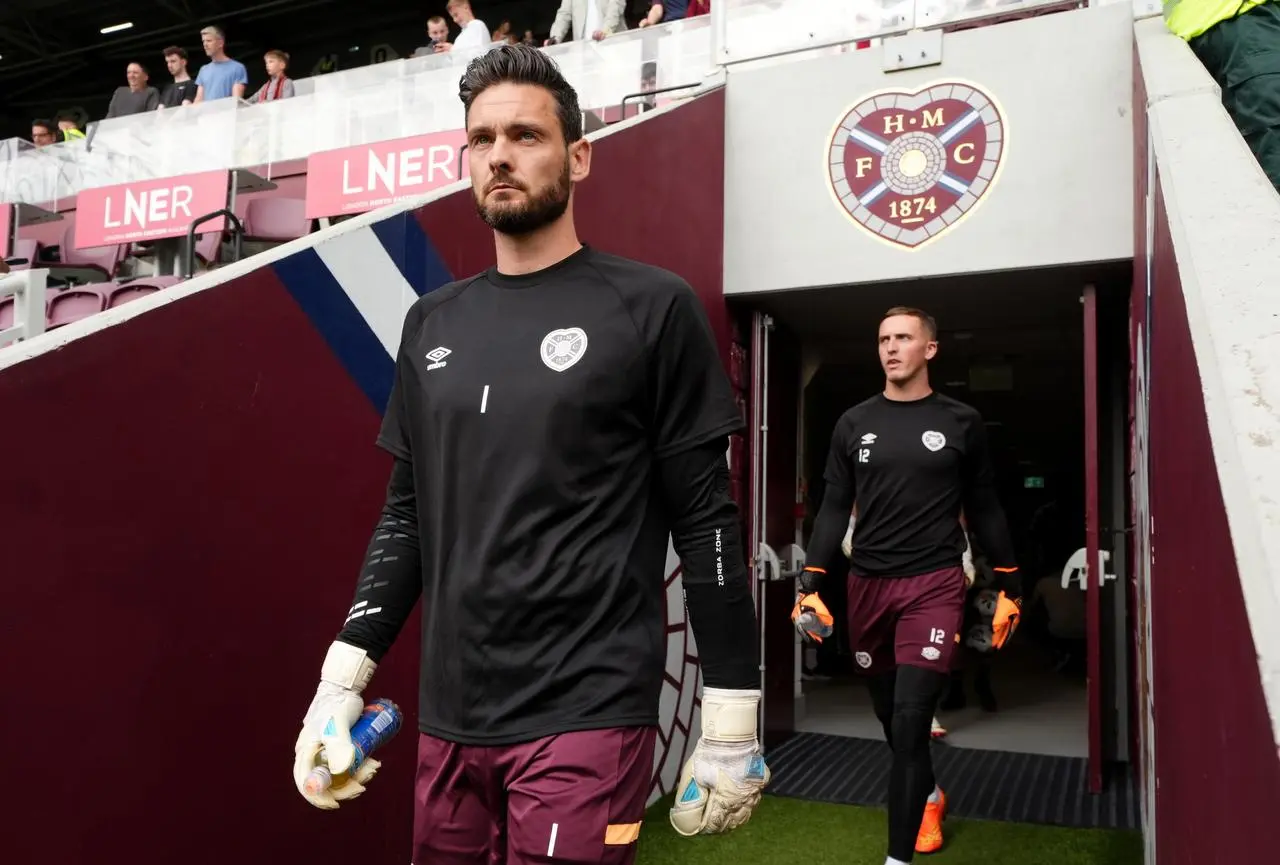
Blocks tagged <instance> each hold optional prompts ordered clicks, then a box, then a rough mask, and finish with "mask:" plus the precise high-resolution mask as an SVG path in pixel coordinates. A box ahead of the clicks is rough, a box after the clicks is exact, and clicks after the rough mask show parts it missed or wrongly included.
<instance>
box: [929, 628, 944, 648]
mask: <svg viewBox="0 0 1280 865" xmlns="http://www.w3.org/2000/svg"><path fill="white" fill-rule="evenodd" d="M929 642H930V643H934V644H936V645H939V646H945V645H946V644H947V632H946V631H944V630H942V629H941V628H934V629H932V630H931V631H929Z"/></svg>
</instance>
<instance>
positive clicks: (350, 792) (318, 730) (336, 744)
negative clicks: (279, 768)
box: [293, 640, 382, 809]
mask: <svg viewBox="0 0 1280 865" xmlns="http://www.w3.org/2000/svg"><path fill="white" fill-rule="evenodd" d="M377 668H378V665H377V664H375V663H374V662H373V661H372V660H371V659H370V658H369V654H368V653H367V652H366V651H365V650H364V649H358V648H356V647H355V646H352V645H351V644H349V643H343V642H339V641H336V640H335V641H334V642H333V644H332V645H330V646H329V652H328V654H327V655H325V659H324V665H323V666H322V667H321V668H320V687H319V688H318V689H317V690H316V695H315V698H314V699H313V700H312V701H311V706H310V708H308V709H307V714H306V717H305V718H303V721H302V731H301V732H300V733H298V740H297V741H296V742H295V743H294V746H293V782H294V784H295V785H296V786H297V788H298V792H299V793H301V794H302V797H303V798H304V799H306V800H307V801H308V802H310V803H311V804H312V805H315V806H316V807H317V808H327V809H332V808H337V807H338V803H339V802H343V801H346V800H348V799H354V798H355V797H357V796H359V795H360V794H361V793H363V792H364V790H365V785H366V784H368V783H369V780H370V779H371V778H373V776H374V774H376V773H377V771H378V767H379V766H380V765H382V764H380V763H379V762H378V761H377V760H374V759H371V758H370V759H366V760H365V761H364V762H363V763H361V764H360V768H359V769H357V770H356V771H355V772H352V773H351V775H350V777H349V778H346V779H344V780H343V782H342V783H339V782H337V781H335V783H334V784H333V785H332V786H331V787H329V788H328V789H325V790H320V791H318V792H311V791H308V790H307V786H306V781H307V776H308V775H309V774H311V770H312V769H314V768H316V767H317V766H319V765H321V757H322V756H323V758H324V763H325V764H326V765H327V766H328V767H329V772H330V773H331V774H332V775H333V776H334V777H335V778H336V776H337V775H338V774H339V773H342V772H346V771H347V770H348V769H349V768H350V767H351V763H352V762H353V761H354V760H355V754H356V751H355V746H354V745H353V744H352V743H351V728H352V726H354V725H355V723H356V720H357V719H359V717H360V714H361V712H363V711H364V699H363V698H362V697H361V696H360V694H361V692H362V691H364V689H365V686H367V685H368V684H369V680H370V679H372V678H373V672H374V670H376V669H377Z"/></svg>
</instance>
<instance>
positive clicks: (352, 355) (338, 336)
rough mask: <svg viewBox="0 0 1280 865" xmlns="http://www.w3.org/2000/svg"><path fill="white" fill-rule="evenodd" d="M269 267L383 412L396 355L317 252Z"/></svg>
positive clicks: (308, 251) (303, 252)
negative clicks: (387, 347) (366, 320)
mask: <svg viewBox="0 0 1280 865" xmlns="http://www.w3.org/2000/svg"><path fill="white" fill-rule="evenodd" d="M272 267H274V268H275V271H276V275H277V276H279V277H280V281H281V282H282V283H284V286H285V288H286V289H288V291H289V294H290V295H292V296H293V299H294V300H295V301H296V302H297V304H298V306H300V307H302V311H303V312H305V313H306V314H307V318H309V319H311V323H312V325H314V326H315V328H316V330H318V331H319V332H320V335H321V336H323V337H324V340H325V342H327V343H328V344H329V348H330V349H331V350H332V351H333V353H334V354H336V355H337V356H338V360H339V362H341V363H342V366H343V368H344V369H346V371H347V374H348V375H350V376H351V378H352V379H353V380H354V381H355V383H356V385H357V386H359V388H360V390H362V391H363V392H364V395H365V396H367V397H368V398H369V402H370V403H372V404H373V407H374V409H375V410H376V411H377V412H378V414H382V413H383V412H385V411H386V408H387V400H388V399H389V398H390V397H391V384H392V380H393V379H394V377H395V361H394V360H393V359H392V357H391V355H389V354H388V353H387V350H386V349H385V348H384V347H383V345H382V343H381V342H379V341H378V337H377V336H376V335H375V334H374V332H373V330H371V329H370V327H369V325H368V324H367V323H365V320H364V316H362V315H361V314H360V311H359V310H358V309H356V307H355V304H353V303H352V302H351V299H350V298H349V297H348V296H347V293H346V292H345V291H343V289H342V285H341V284H339V282H338V280H337V279H335V278H334V276H333V274H332V273H330V272H329V268H327V267H325V265H324V262H323V261H321V260H320V256H319V255H317V254H316V251H315V250H314V249H303V250H299V251H298V252H295V253H294V254H293V255H290V256H288V257H287V258H282V259H280V260H279V261H277V262H275V264H273V265H272Z"/></svg>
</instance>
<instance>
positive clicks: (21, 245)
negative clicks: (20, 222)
mask: <svg viewBox="0 0 1280 865" xmlns="http://www.w3.org/2000/svg"><path fill="white" fill-rule="evenodd" d="M39 254H40V242H39V241H37V240H30V239H27V240H15V241H14V242H13V255H11V256H10V258H24V259H26V261H25V262H24V263H23V264H11V265H9V269H10V270H30V269H31V268H32V267H33V266H34V265H35V262H36V256H37V255H39Z"/></svg>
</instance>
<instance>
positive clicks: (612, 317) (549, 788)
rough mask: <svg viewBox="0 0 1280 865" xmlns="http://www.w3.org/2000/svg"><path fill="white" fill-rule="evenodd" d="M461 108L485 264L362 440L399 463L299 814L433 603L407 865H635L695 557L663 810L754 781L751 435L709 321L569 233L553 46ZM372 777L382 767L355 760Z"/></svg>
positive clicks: (737, 791)
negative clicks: (742, 472) (678, 586)
mask: <svg viewBox="0 0 1280 865" xmlns="http://www.w3.org/2000/svg"><path fill="white" fill-rule="evenodd" d="M460 96H461V99H462V103H463V105H464V107H465V109H466V135H467V158H468V159H469V161H470V169H471V183H472V190H473V193H474V196H475V202H476V209H477V211H478V213H479V215H480V217H481V218H482V219H483V220H484V221H485V222H486V223H487V224H488V225H489V226H490V227H491V228H492V229H493V233H494V242H495V246H496V253H497V256H496V261H497V265H496V266H495V267H493V268H491V269H489V270H488V271H485V272H483V273H480V274H477V275H476V276H473V277H471V278H468V279H464V280H460V281H458V282H455V283H452V284H450V285H446V286H444V287H442V288H440V289H438V290H436V291H434V292H431V293H429V294H427V295H425V296H424V297H422V298H421V299H420V300H419V301H417V302H416V303H415V304H414V305H413V307H412V308H411V309H410V310H409V312H408V314H407V316H406V317H405V321H404V328H403V333H402V337H401V345H400V350H399V354H398V357H397V359H396V373H395V383H394V387H393V390H392V394H391V398H390V402H389V405H388V407H387V411H386V415H385V418H384V420H383V424H382V430H381V433H380V435H379V437H378V444H379V445H380V446H381V447H383V448H384V449H386V450H387V451H389V452H390V453H391V454H392V455H393V456H394V458H395V460H394V468H393V469H392V472H391V477H390V482H389V484H388V488H387V498H386V505H385V507H384V509H383V512H382V516H381V520H380V521H379V523H378V525H377V528H376V529H375V531H374V535H373V539H372V541H371V542H370V544H369V548H368V553H367V557H366V560H365V564H364V568H363V570H362V572H361V574H360V577H359V580H358V582H357V585H356V592H355V598H354V601H353V603H352V606H351V609H350V611H349V613H348V615H347V619H346V623H345V625H344V626H343V627H342V629H341V631H340V632H339V633H338V634H337V636H336V640H335V642H334V643H333V644H332V646H331V647H330V648H329V651H328V654H327V656H326V658H325V660H324V663H323V665H322V669H321V681H320V686H319V689H318V691H317V693H316V696H315V699H314V701H313V702H312V704H311V707H310V708H309V710H308V711H307V714H306V717H305V719H304V722H303V729H302V732H301V733H300V734H299V736H298V740H297V744H296V748H295V765H294V777H295V782H296V784H297V786H298V790H299V792H300V793H301V794H302V795H303V796H305V797H306V798H307V799H308V801H310V802H311V803H312V804H313V805H316V806H317V807H321V808H334V807H338V806H339V803H341V802H343V801H344V800H349V799H350V798H352V797H353V796H355V795H358V794H359V793H360V792H361V791H362V790H363V789H364V785H366V784H367V783H368V782H369V778H370V776H371V775H372V772H373V771H375V770H376V768H377V765H376V761H370V762H365V763H364V764H363V765H362V766H360V767H359V769H358V770H357V771H355V772H352V773H350V775H351V779H350V781H348V782H347V783H345V784H344V785H342V786H335V787H333V788H330V789H329V790H328V791H325V792H323V793H312V792H310V791H309V790H308V789H307V787H306V785H305V784H304V780H305V778H306V775H307V773H308V772H309V771H310V770H311V768H312V767H313V766H315V765H316V764H317V761H318V760H319V759H320V758H321V757H323V758H324V759H325V760H326V761H327V763H328V765H329V766H330V769H331V771H336V772H341V771H343V770H344V769H346V768H347V767H349V766H350V764H351V754H352V745H351V741H350V737H349V734H348V731H349V729H350V727H351V725H352V724H353V723H354V721H355V720H356V718H357V717H358V715H359V714H360V711H361V707H362V697H361V692H362V690H363V689H364V688H365V686H366V685H367V684H368V683H369V680H370V677H371V676H372V675H373V673H374V669H375V666H376V664H377V663H378V662H379V661H380V660H381V659H382V657H383V655H384V653H385V652H386V651H387V649H388V648H389V647H390V646H391V644H392V642H393V641H394V640H395V639H396V637H397V634H398V633H399V632H400V629H401V626H402V625H403V623H404V622H405V620H406V618H407V617H408V615H409V613H410V611H411V609H412V608H413V607H414V605H415V604H416V603H417V601H418V600H419V599H421V601H422V640H421V643H422V667H421V689H420V707H419V712H418V719H419V728H420V734H419V736H420V739H419V745H418V767H417V791H416V811H415V826H414V842H413V844H414V855H413V861H415V862H417V863H419V865H493V863H507V865H523V863H532V862H573V863H629V862H631V861H633V859H634V856H635V850H636V844H635V842H636V838H637V836H638V834H639V831H640V823H641V820H642V818H643V814H644V808H645V804H646V800H647V797H648V792H649V789H650V786H651V781H652V773H653V762H654V739H655V734H656V725H657V723H658V699H659V691H660V688H661V685H662V681H663V673H664V668H665V661H666V648H667V641H666V637H665V633H664V625H665V617H664V611H663V603H664V598H665V594H666V592H665V585H664V578H665V562H666V555H667V548H668V539H669V538H670V539H671V540H672V541H673V543H674V546H675V550H676V552H677V553H678V554H679V556H680V558H681V559H682V562H683V581H684V590H685V603H686V606H687V611H688V616H689V620H690V623H691V627H692V629H693V633H694V637H695V639H696V640H697V644H698V649H699V653H700V656H701V664H702V675H703V679H704V690H703V694H702V737H701V740H700V741H699V743H698V745H697V747H696V748H695V749H694V751H693V754H692V757H691V758H690V759H689V761H688V762H687V764H686V765H685V767H684V774H683V776H682V778H681V782H680V794H679V795H678V797H677V801H678V804H677V805H676V807H675V808H674V809H673V811H672V813H671V821H672V823H673V824H674V825H675V826H676V828H677V829H678V830H679V831H681V832H682V833H684V834H689V835H693V834H697V833H699V832H706V833H711V832H720V831H724V830H727V829H731V828H734V827H736V826H738V825H741V824H742V823H743V822H745V821H746V820H747V819H748V817H749V816H750V814H751V811H752V809H753V808H754V806H755V805H756V803H757V802H758V801H759V798H760V793H761V790H762V789H763V787H764V786H765V784H766V783H767V782H768V769H767V768H766V766H765V764H764V761H763V759H762V758H761V751H760V746H759V744H758V737H757V730H756V712H757V708H758V705H759V699H760V692H759V681H760V680H759V649H758V637H757V634H758V630H757V626H756V625H757V623H756V619H755V606H754V603H753V601H752V596H751V588H750V583H749V581H748V578H747V570H746V562H745V559H744V557H743V549H742V543H741V540H740V532H739V528H738V525H739V515H738V511H737V508H736V506H735V504H734V502H733V500H732V498H731V497H730V495H729V480H728V466H727V458H726V452H727V448H728V436H729V435H730V434H731V433H734V432H737V431H738V430H740V429H741V428H742V426H743V422H742V418H741V414H740V412H739V409H738V407H737V404H736V401H735V399H734V394H733V391H732V389H731V386H730V384H729V381H728V377H727V375H726V374H725V371H724V368H723V366H722V365H721V362H720V358H719V354H718V352H717V349H716V345H715V342H714V339H713V336H712V333H711V329H710V326H709V324H708V321H707V318H706V315H705V312H704V310H703V308H702V306H701V305H700V303H699V301H698V299H697V297H696V296H695V295H694V293H693V291H692V290H691V289H690V287H689V286H688V285H687V284H686V283H685V282H684V281H683V280H681V279H680V278H679V277H677V276H675V275H674V274H672V273H670V272H667V271H664V270H660V269H658V268H656V267H650V266H647V265H644V264H639V263H636V262H634V261H627V260H625V259H622V258H618V257H615V256H612V255H606V254H604V253H602V252H599V251H596V250H594V249H591V248H587V247H585V246H583V245H582V244H581V243H580V242H579V240H578V236H577V233H576V230H575V227H574V222H573V193H574V188H575V186H576V185H577V184H579V183H582V182H584V181H586V179H587V175H588V173H589V171H590V168H591V143H590V142H589V141H587V140H586V139H584V138H583V136H582V128H583V126H582V112H581V110H580V108H579V106H578V100H577V95H576V93H575V92H574V90H573V88H572V87H570V86H569V84H568V83H567V82H566V81H565V79H564V78H563V77H562V76H561V73H560V71H559V70H558V69H557V68H556V66H555V63H554V61H553V60H552V59H551V58H550V57H548V56H547V55H546V54H545V53H543V52H541V51H539V50H537V49H535V48H530V47H525V46H519V45H515V46H508V45H504V46H502V47H500V48H497V49H495V50H493V51H489V52H487V53H485V54H483V55H482V56H480V57H478V58H476V59H475V60H473V61H471V63H470V65H469V66H468V67H467V70H466V73H465V76H464V77H463V78H462V81H461V87H460ZM370 767H372V768H370Z"/></svg>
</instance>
